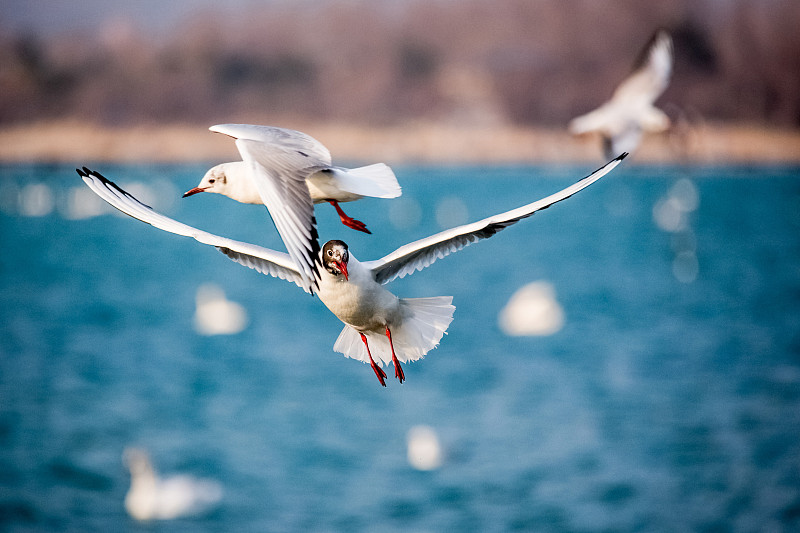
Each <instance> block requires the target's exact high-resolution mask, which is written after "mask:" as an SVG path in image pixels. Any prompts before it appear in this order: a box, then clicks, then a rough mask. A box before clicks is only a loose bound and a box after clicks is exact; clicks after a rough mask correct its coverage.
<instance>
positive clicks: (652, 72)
mask: <svg viewBox="0 0 800 533" xmlns="http://www.w3.org/2000/svg"><path fill="white" fill-rule="evenodd" d="M671 73H672V39H671V38H670V36H669V34H668V33H667V32H665V31H664V30H659V31H657V32H656V33H655V34H654V35H653V36H652V37H651V38H650V41H649V42H648V43H647V45H646V46H645V48H644V50H643V51H642V53H641V56H640V58H639V60H638V61H637V62H636V64H635V66H634V70H633V72H632V73H631V75H630V76H628V77H627V78H626V79H625V80H624V81H623V82H622V83H621V84H620V85H619V86H618V87H617V89H616V90H615V91H614V94H613V95H612V96H611V100H609V101H608V102H606V103H605V104H603V105H601V106H600V107H598V108H597V109H595V110H594V111H591V112H589V113H587V114H585V115H581V116H579V117H577V118H574V119H572V121H571V122H570V123H569V131H570V132H571V133H572V134H574V135H580V134H583V133H589V132H594V131H596V132H599V133H600V135H601V136H602V138H603V151H604V153H605V155H606V157H607V158H609V157H612V155H613V154H618V153H620V152H622V151H627V152H632V151H634V150H635V149H636V148H637V147H638V146H639V143H640V142H641V140H642V134H643V132H662V131H666V130H667V129H668V128H669V126H670V121H669V117H667V115H666V114H665V113H664V112H663V111H661V110H660V109H658V108H656V107H655V106H654V105H653V103H654V102H655V101H656V99H658V97H659V96H661V93H663V92H664V90H665V89H666V88H667V85H668V84H669V78H670V74H671Z"/></svg>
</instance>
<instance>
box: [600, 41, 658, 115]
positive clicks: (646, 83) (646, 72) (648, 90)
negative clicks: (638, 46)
mask: <svg viewBox="0 0 800 533" xmlns="http://www.w3.org/2000/svg"><path fill="white" fill-rule="evenodd" d="M671 74H672V38H671V37H670V36H669V34H668V33H667V32H666V31H664V30H658V31H657V32H655V33H654V34H653V36H652V37H651V38H650V40H649V41H648V42H647V44H646V45H645V47H644V49H643V50H642V52H641V54H640V56H639V58H638V59H637V60H636V63H635V64H634V71H633V72H632V73H631V75H630V76H628V77H627V78H625V80H623V82H622V83H620V85H619V86H618V87H617V89H616V90H615V91H614V95H613V96H612V100H614V101H619V102H622V103H625V104H626V105H628V106H633V105H642V106H644V105H647V106H649V105H651V104H652V103H653V102H655V101H656V99H657V98H658V97H659V96H661V93H663V92H664V90H665V89H666V88H667V85H668V84H669V78H670V75H671Z"/></svg>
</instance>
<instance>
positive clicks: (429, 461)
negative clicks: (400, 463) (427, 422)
mask: <svg viewBox="0 0 800 533" xmlns="http://www.w3.org/2000/svg"><path fill="white" fill-rule="evenodd" d="M406 443H407V446H408V464H410V465H411V466H412V467H413V468H415V469H417V470H436V469H437V468H439V467H440V466H442V462H443V457H442V446H441V444H440V443H439V437H438V436H437V435H436V431H435V430H434V429H433V428H432V427H430V426H424V425H419V426H414V427H412V428H411V429H409V430H408V433H407V434H406Z"/></svg>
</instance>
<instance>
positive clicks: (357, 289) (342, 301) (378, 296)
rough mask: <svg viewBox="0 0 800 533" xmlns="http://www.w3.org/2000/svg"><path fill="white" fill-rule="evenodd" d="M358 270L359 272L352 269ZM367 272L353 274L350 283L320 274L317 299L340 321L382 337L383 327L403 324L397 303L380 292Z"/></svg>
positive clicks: (390, 295) (378, 286)
mask: <svg viewBox="0 0 800 533" xmlns="http://www.w3.org/2000/svg"><path fill="white" fill-rule="evenodd" d="M353 270H358V269H353ZM365 274H368V273H367V272H352V273H351V275H350V281H344V279H343V278H341V277H339V278H335V277H334V276H332V275H331V274H329V273H328V272H323V274H322V280H321V281H320V291H319V293H318V296H319V299H320V300H321V301H322V303H324V304H325V305H326V306H327V308H328V309H330V310H331V312H332V313H333V314H334V315H336V316H337V317H338V318H339V320H341V321H342V322H344V323H345V324H347V325H349V326H352V327H353V328H355V329H356V330H358V331H377V332H381V333H383V331H384V329H385V328H386V326H393V325H397V324H399V322H400V321H401V320H402V314H401V308H400V299H399V298H398V297H397V296H395V295H394V294H392V293H391V292H389V291H387V290H386V289H384V288H383V286H381V285H379V284H378V283H376V282H375V281H373V280H372V278H371V276H370V277H369V278H365V277H364V275H365Z"/></svg>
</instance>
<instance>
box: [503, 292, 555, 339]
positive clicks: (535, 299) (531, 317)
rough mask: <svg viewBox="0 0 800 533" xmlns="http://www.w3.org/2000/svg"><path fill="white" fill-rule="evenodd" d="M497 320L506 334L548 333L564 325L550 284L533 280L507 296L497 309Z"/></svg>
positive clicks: (516, 335) (538, 334)
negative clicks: (503, 304) (499, 309)
mask: <svg viewBox="0 0 800 533" xmlns="http://www.w3.org/2000/svg"><path fill="white" fill-rule="evenodd" d="M499 323H500V329H502V330H503V332H504V333H505V334H506V335H511V336H515V337H518V336H544V335H552V334H553V333H556V332H557V331H560V330H561V328H562V327H563V326H564V310H563V309H562V308H561V305H560V304H559V303H558V300H556V291H555V289H554V288H553V286H552V285H551V284H550V283H548V282H546V281H534V282H532V283H528V284H527V285H524V286H523V287H521V288H520V289H518V290H517V291H516V292H515V293H514V294H513V295H512V296H511V298H510V299H509V300H508V303H507V304H506V306H505V307H504V308H503V310H502V311H500V317H499Z"/></svg>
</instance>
